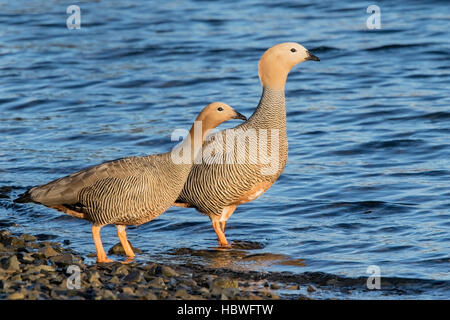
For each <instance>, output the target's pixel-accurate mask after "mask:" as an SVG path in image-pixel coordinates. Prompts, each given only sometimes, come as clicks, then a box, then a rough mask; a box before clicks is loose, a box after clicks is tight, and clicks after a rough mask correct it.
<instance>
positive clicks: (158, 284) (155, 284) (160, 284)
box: [148, 277, 166, 289]
mask: <svg viewBox="0 0 450 320" xmlns="http://www.w3.org/2000/svg"><path fill="white" fill-rule="evenodd" d="M148 286H149V287H150V288H156V289H165V288H166V285H165V283H164V280H163V278H161V277H156V278H155V279H153V280H152V281H150V282H149V283H148Z"/></svg>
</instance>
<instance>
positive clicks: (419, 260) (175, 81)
mask: <svg viewBox="0 0 450 320" xmlns="http://www.w3.org/2000/svg"><path fill="white" fill-rule="evenodd" d="M70 4H72V3H71V2H68V1H0V227H10V228H12V230H13V231H16V232H29V233H34V234H41V235H52V236H53V238H55V239H56V240H57V241H62V240H66V239H67V240H70V244H69V246H71V247H73V248H74V249H75V250H77V251H78V252H80V253H82V254H85V255H87V254H89V253H92V252H93V251H94V245H93V242H92V240H91V234H90V226H89V224H88V223H86V222H85V221H81V220H77V219H74V218H70V217H67V216H64V215H62V214H61V213H58V212H56V211H53V210H51V209H48V208H46V207H43V206H37V205H28V204H27V205H13V204H12V201H11V200H12V198H13V197H15V196H16V195H17V194H19V193H21V192H23V191H25V190H26V189H27V188H29V187H31V186H34V185H38V184H43V183H45V182H48V181H50V180H53V179H55V178H58V177H61V176H63V175H66V174H69V173H72V172H74V171H77V170H79V169H81V168H84V167H86V166H88V165H93V164H97V163H100V162H103V161H106V160H111V159H116V158H120V157H124V156H129V155H145V154H150V153H157V152H162V151H166V150H169V149H170V148H171V146H173V144H174V143H173V142H171V140H170V136H171V132H172V130H174V129H177V128H181V129H186V128H188V127H189V126H190V123H191V122H192V120H193V119H194V117H195V115H196V113H197V112H198V111H199V110H201V108H202V107H203V106H205V105H206V104H207V103H209V102H211V101H224V102H226V103H228V104H230V105H231V106H233V107H235V108H236V109H237V110H239V111H240V112H242V113H244V114H246V115H247V116H249V115H251V113H252V112H253V110H254V109H255V107H256V105H257V103H258V101H259V97H260V94H261V89H260V84H259V80H258V75H257V63H258V59H259V57H260V56H261V54H262V53H263V52H264V50H265V49H266V48H268V47H270V46H272V45H274V44H276V43H279V42H284V41H296V42H300V43H302V44H303V45H304V46H305V47H307V48H308V49H310V50H311V51H312V52H314V53H315V54H316V55H317V56H319V57H320V58H321V61H320V62H318V63H316V62H306V63H303V64H301V65H299V66H297V67H295V68H294V70H293V71H292V72H291V74H290V75H289V78H288V82H287V85H286V98H287V120H288V137H289V160H288V163H287V166H286V168H285V171H284V173H283V175H282V176H281V177H280V179H279V180H278V182H277V183H276V184H275V185H273V187H272V188H271V189H270V190H269V191H268V192H266V193H265V194H264V195H263V196H261V197H260V198H259V199H258V200H256V201H254V202H251V203H248V204H245V205H242V206H240V207H239V208H238V210H237V211H236V212H235V214H234V215H233V217H232V218H231V219H230V220H229V223H228V229H227V236H228V238H229V240H231V241H240V242H244V249H243V250H242V251H241V250H237V251H236V253H235V254H231V253H230V254H229V255H217V254H214V250H212V249H213V248H214V247H215V246H216V237H215V234H214V232H213V229H212V227H211V225H210V222H209V219H208V218H207V217H205V216H202V215H200V214H198V213H197V212H195V211H194V210H192V209H181V208H171V209H170V210H169V211H167V212H166V213H165V214H163V215H162V216H160V217H159V218H158V219H156V220H154V221H152V222H150V223H148V224H145V225H142V226H139V227H137V228H130V230H129V232H128V233H129V239H130V241H131V242H132V243H133V245H134V246H136V247H138V248H141V249H142V250H143V251H144V253H143V254H141V255H140V259H142V260H145V259H147V258H148V257H149V256H150V257H151V258H152V259H170V260H176V261H179V262H181V263H186V262H190V261H197V262H201V263H207V264H211V265H213V266H218V267H219V266H233V265H234V264H236V265H237V267H245V268H250V269H252V268H256V269H261V268H262V269H264V270H275V271H290V272H295V273H302V272H306V271H320V272H326V273H332V274H337V275H340V276H345V277H360V276H368V274H366V269H367V267H368V266H369V265H378V266H379V267H380V268H381V272H382V276H390V277H404V278H414V279H422V280H446V281H450V273H449V270H450V232H449V231H450V219H449V218H450V200H449V199H450V187H449V178H450V161H449V159H450V148H449V134H450V107H449V105H450V99H449V97H448V93H449V83H450V64H449V58H450V54H449V53H450V42H449V40H448V39H449V35H448V30H449V29H450V23H449V21H450V6H449V5H448V3H447V2H445V1H442V2H441V1H405V2H401V3H400V2H399V3H397V2H395V3H392V2H386V3H384V2H381V3H378V4H379V6H380V8H381V24H382V25H381V29H380V30H369V29H367V28H366V19H367V18H368V17H369V14H367V13H366V8H367V6H368V5H370V4H371V3H369V2H365V1H352V2H345V1H344V2H343V1H339V2H338V1H320V2H316V1H302V2H297V1H286V2H282V1H279V2H273V3H269V2H264V1H256V0H255V1H227V2H222V3H216V2H214V3H211V2H209V1H208V2H206V1H183V2H182V1H168V2H160V1H95V2H80V3H79V5H80V7H81V29H80V30H68V29H67V28H66V18H67V17H68V15H67V14H66V8H67V6H68V5H70ZM236 124H238V123H237V122H228V123H226V124H224V125H222V126H221V128H226V127H230V126H234V125H236ZM103 230H104V231H103V233H102V235H103V242H104V244H105V247H110V246H112V245H113V244H115V243H116V242H117V237H116V234H115V228H114V227H105V228H104V229H103ZM42 237H44V236H42ZM47 237H48V236H47ZM245 241H246V242H245ZM247 242H255V243H256V245H255V248H254V249H248V248H247V247H248V243H247ZM250 244H251V243H250ZM211 251H212V253H211ZM210 256H213V257H212V258H211V257H210ZM441 294H442V293H441ZM433 296H434V293H433V290H430V292H425V293H421V295H419V296H418V297H433ZM439 297H441V298H442V297H443V298H446V299H448V298H450V289H449V290H448V291H447V292H446V293H445V291H444V293H443V295H441V296H439Z"/></svg>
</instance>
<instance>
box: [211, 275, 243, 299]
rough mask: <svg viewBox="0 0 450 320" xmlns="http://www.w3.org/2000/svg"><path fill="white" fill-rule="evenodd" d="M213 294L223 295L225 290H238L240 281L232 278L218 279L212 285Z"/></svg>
mask: <svg viewBox="0 0 450 320" xmlns="http://www.w3.org/2000/svg"><path fill="white" fill-rule="evenodd" d="M210 289H211V293H212V294H213V295H221V294H223V293H224V289H238V281H237V280H233V279H230V278H216V279H214V280H213V281H212V282H211V283H210Z"/></svg>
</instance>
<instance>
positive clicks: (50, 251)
mask: <svg viewBox="0 0 450 320" xmlns="http://www.w3.org/2000/svg"><path fill="white" fill-rule="evenodd" d="M113 249H114V253H115V254H116V257H117V254H120V252H121V250H120V249H122V248H121V247H119V248H117V245H116V246H114V247H113ZM122 250H123V249H122ZM84 260H85V259H84V258H83V257H82V256H80V255H79V254H78V253H76V252H75V251H74V250H73V249H71V248H67V247H65V246H63V245H62V244H60V243H58V242H54V241H45V240H42V241H40V240H38V237H36V236H34V235H30V234H20V235H13V234H12V233H11V232H10V231H8V230H5V229H0V300H5V299H9V300H65V299H70V300H279V299H283V300H314V299H368V298H369V299H417V297H420V294H421V293H422V292H424V293H425V292H429V290H432V291H433V292H435V293H439V292H441V291H442V292H443V293H444V296H445V293H446V292H448V291H450V283H449V282H448V281H438V280H419V279H408V278H392V277H383V278H382V290H379V292H374V290H369V289H367V287H366V281H367V277H359V278H346V277H341V276H338V275H332V274H327V273H323V272H304V273H298V274H297V273H290V272H267V271H255V270H246V271H241V270H233V269H229V268H214V267H207V266H203V265H201V264H196V263H190V262H186V263H183V264H172V263H166V262H164V263H160V262H155V261H148V262H131V263H129V264H122V263H121V262H114V263H108V264H96V263H93V264H86V263H85V262H84Z"/></svg>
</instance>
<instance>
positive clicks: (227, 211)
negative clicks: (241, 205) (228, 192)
mask: <svg viewBox="0 0 450 320" xmlns="http://www.w3.org/2000/svg"><path fill="white" fill-rule="evenodd" d="M236 207H237V206H236V205H231V206H228V207H225V208H223V210H222V214H221V215H220V219H219V221H220V228H221V229H222V232H223V233H225V228H226V227H227V220H228V219H229V218H230V217H231V215H232V214H233V213H234V211H235V210H236Z"/></svg>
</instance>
